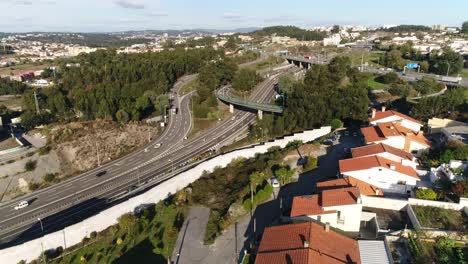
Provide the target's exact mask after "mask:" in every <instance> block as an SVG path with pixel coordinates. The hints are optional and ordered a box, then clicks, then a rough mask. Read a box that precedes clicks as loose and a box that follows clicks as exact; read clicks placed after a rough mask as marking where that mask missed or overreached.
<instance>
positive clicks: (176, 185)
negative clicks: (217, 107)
mask: <svg viewBox="0 0 468 264" xmlns="http://www.w3.org/2000/svg"><path fill="white" fill-rule="evenodd" d="M330 132H331V127H322V128H320V129H314V130H309V131H305V132H302V133H296V134H293V135H291V136H285V137H284V138H282V139H277V140H274V141H269V142H265V143H263V144H259V145H255V146H252V147H250V148H242V149H239V150H235V151H231V152H229V153H226V154H221V155H218V156H216V157H213V158H210V159H208V160H207V161H205V162H202V163H200V164H198V165H196V166H195V167H193V168H192V169H189V170H187V171H185V172H182V173H180V174H178V175H176V176H174V177H173V178H170V179H168V180H166V181H164V182H162V183H160V184H159V185H157V186H155V187H153V188H152V189H150V190H148V191H147V192H145V193H142V194H140V195H138V196H135V197H133V198H130V199H129V200H127V201H125V202H122V203H119V204H117V205H115V206H113V207H111V208H108V209H106V210H103V211H102V212H100V213H99V214H97V215H95V216H92V217H90V218H87V219H85V220H83V221H82V222H80V223H76V224H74V225H71V226H69V227H66V228H65V229H63V230H59V231H56V232H54V233H50V234H47V235H45V236H43V237H40V238H37V239H34V240H31V241H28V242H25V243H23V244H20V245H17V246H13V247H10V248H6V249H2V250H0V263H2V264H8V263H18V262H19V261H21V260H26V261H27V262H30V261H32V260H34V259H37V258H38V257H39V256H40V254H41V253H42V252H43V251H44V250H48V249H55V248H57V247H59V246H61V247H63V248H67V247H70V246H73V245H76V244H78V243H80V242H81V241H82V239H83V238H84V237H87V236H89V235H90V233H91V232H93V231H96V232H99V231H102V230H104V229H106V228H107V227H109V226H111V225H114V224H117V219H118V218H119V217H120V216H121V215H123V214H126V213H129V212H134V210H135V208H136V207H138V206H140V205H144V204H153V203H158V202H159V201H162V200H164V199H166V198H167V197H168V196H169V195H170V194H174V193H176V192H177V191H179V190H181V189H183V188H185V187H186V186H188V185H189V184H190V183H193V182H194V181H196V180H197V179H198V178H200V177H201V176H202V174H203V172H204V171H212V170H213V169H215V168H216V167H225V166H227V165H228V164H229V163H230V162H231V161H232V160H234V159H237V158H240V157H243V158H252V157H254V156H255V155H256V154H257V153H265V152H267V151H268V149H269V148H271V147H274V146H278V147H281V148H284V147H286V145H287V144H288V143H289V142H292V141H296V140H301V141H303V142H309V141H313V140H315V139H317V138H320V137H322V136H325V135H327V134H329V133H330Z"/></svg>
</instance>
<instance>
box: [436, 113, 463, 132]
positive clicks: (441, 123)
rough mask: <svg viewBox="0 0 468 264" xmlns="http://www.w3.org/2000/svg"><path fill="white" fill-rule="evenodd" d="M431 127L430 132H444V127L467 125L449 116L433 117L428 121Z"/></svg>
mask: <svg viewBox="0 0 468 264" xmlns="http://www.w3.org/2000/svg"><path fill="white" fill-rule="evenodd" d="M427 125H428V127H429V133H431V134H435V133H442V128H444V127H454V126H466V123H463V122H459V121H454V120H451V119H447V118H444V119H442V118H436V117H434V118H431V119H429V120H428V121H427Z"/></svg>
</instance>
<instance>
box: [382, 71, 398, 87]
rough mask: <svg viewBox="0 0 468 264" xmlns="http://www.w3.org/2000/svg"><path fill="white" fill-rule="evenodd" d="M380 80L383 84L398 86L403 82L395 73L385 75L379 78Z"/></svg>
mask: <svg viewBox="0 0 468 264" xmlns="http://www.w3.org/2000/svg"><path fill="white" fill-rule="evenodd" d="M379 79H381V80H382V82H383V83H385V84H397V83H401V82H402V80H401V79H400V76H398V74H396V73H395V72H389V73H387V74H384V75H382V76H381V77H379Z"/></svg>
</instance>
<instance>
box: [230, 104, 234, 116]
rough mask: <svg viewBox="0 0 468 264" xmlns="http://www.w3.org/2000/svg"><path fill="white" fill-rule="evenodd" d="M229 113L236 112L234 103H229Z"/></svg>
mask: <svg viewBox="0 0 468 264" xmlns="http://www.w3.org/2000/svg"><path fill="white" fill-rule="evenodd" d="M229 113H231V114H234V105H233V104H229Z"/></svg>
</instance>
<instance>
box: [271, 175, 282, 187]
mask: <svg viewBox="0 0 468 264" xmlns="http://www.w3.org/2000/svg"><path fill="white" fill-rule="evenodd" d="M271 186H273V188H279V187H280V184H279V181H278V179H277V178H276V177H273V178H271Z"/></svg>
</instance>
